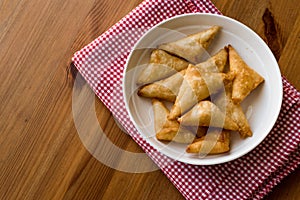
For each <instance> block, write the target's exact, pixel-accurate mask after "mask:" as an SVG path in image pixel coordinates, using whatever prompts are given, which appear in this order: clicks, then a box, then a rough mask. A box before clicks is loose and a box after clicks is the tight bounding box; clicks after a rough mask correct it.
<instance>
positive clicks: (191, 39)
mask: <svg viewBox="0 0 300 200" xmlns="http://www.w3.org/2000/svg"><path fill="white" fill-rule="evenodd" d="M219 30H220V27H219V26H213V27H211V28H209V29H207V30H204V31H201V32H199V33H196V34H192V35H189V36H187V37H185V38H182V39H180V40H177V41H174V42H170V43H166V44H162V45H160V46H159V47H158V48H159V49H163V50H165V51H167V52H169V53H171V54H175V55H177V56H179V57H181V58H184V59H186V60H187V61H189V62H191V63H193V64H197V63H199V62H200V61H201V56H202V54H203V52H204V51H205V50H206V49H207V48H208V46H209V45H210V43H211V41H212V40H213V39H214V37H215V35H216V34H217V33H218V32H219Z"/></svg>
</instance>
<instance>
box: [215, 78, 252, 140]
mask: <svg viewBox="0 0 300 200" xmlns="http://www.w3.org/2000/svg"><path fill="white" fill-rule="evenodd" d="M214 103H215V104H216V105H217V106H218V107H219V108H220V110H221V111H222V112H224V113H225V114H226V116H228V117H230V118H231V119H232V120H233V121H234V122H235V123H236V124H237V125H238V126H239V130H238V131H239V133H240V136H241V137H242V138H246V137H250V136H252V131H251V128H250V125H249V123H248V120H247V117H246V116H245V114H244V112H243V109H242V107H241V105H240V104H235V103H234V102H233V101H232V83H231V82H229V83H227V84H226V85H225V91H224V92H223V93H221V94H219V95H218V96H217V97H216V99H215V101H214Z"/></svg>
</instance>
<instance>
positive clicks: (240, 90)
mask: <svg viewBox="0 0 300 200" xmlns="http://www.w3.org/2000/svg"><path fill="white" fill-rule="evenodd" d="M228 49H229V66H230V72H231V73H234V74H235V79H234V81H233V85H232V100H233V102H234V103H241V102H242V101H243V100H244V99H245V98H246V97H247V96H248V95H249V94H250V92H251V91H253V90H254V89H255V88H256V87H257V86H258V85H259V84H261V83H262V82H263V81H264V78H263V77H261V76H260V75H259V74H258V73H257V72H256V71H254V70H253V69H251V68H250V67H249V66H248V65H247V64H246V63H245V61H244V60H243V59H242V58H241V57H240V55H239V54H238V53H237V52H236V50H235V49H234V48H233V47H232V46H231V45H229V46H228Z"/></svg>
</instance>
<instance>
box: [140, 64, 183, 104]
mask: <svg viewBox="0 0 300 200" xmlns="http://www.w3.org/2000/svg"><path fill="white" fill-rule="evenodd" d="M185 71H186V69H184V70H181V71H180V72H177V73H176V74H174V75H172V76H170V77H168V78H166V79H163V80H160V81H156V82H154V83H150V84H147V85H145V86H142V87H141V88H139V90H138V95H139V96H143V97H148V98H158V99H161V100H166V101H170V102H174V101H175V99H176V96H177V94H178V92H179V88H180V86H181V83H182V80H183V76H184V74H185Z"/></svg>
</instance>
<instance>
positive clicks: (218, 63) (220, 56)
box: [195, 47, 228, 73]
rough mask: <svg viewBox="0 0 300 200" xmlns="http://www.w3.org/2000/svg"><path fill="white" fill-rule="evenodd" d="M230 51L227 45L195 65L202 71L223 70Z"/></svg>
mask: <svg viewBox="0 0 300 200" xmlns="http://www.w3.org/2000/svg"><path fill="white" fill-rule="evenodd" d="M227 59H228V52H227V47H225V48H223V49H221V50H220V51H218V52H217V53H216V54H215V55H213V56H212V57H211V58H209V59H208V60H207V61H205V62H202V63H199V64H197V65H195V66H196V67H197V68H198V69H199V71H200V72H202V73H203V72H216V73H217V72H223V71H224V68H225V65H226V64H227Z"/></svg>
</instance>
